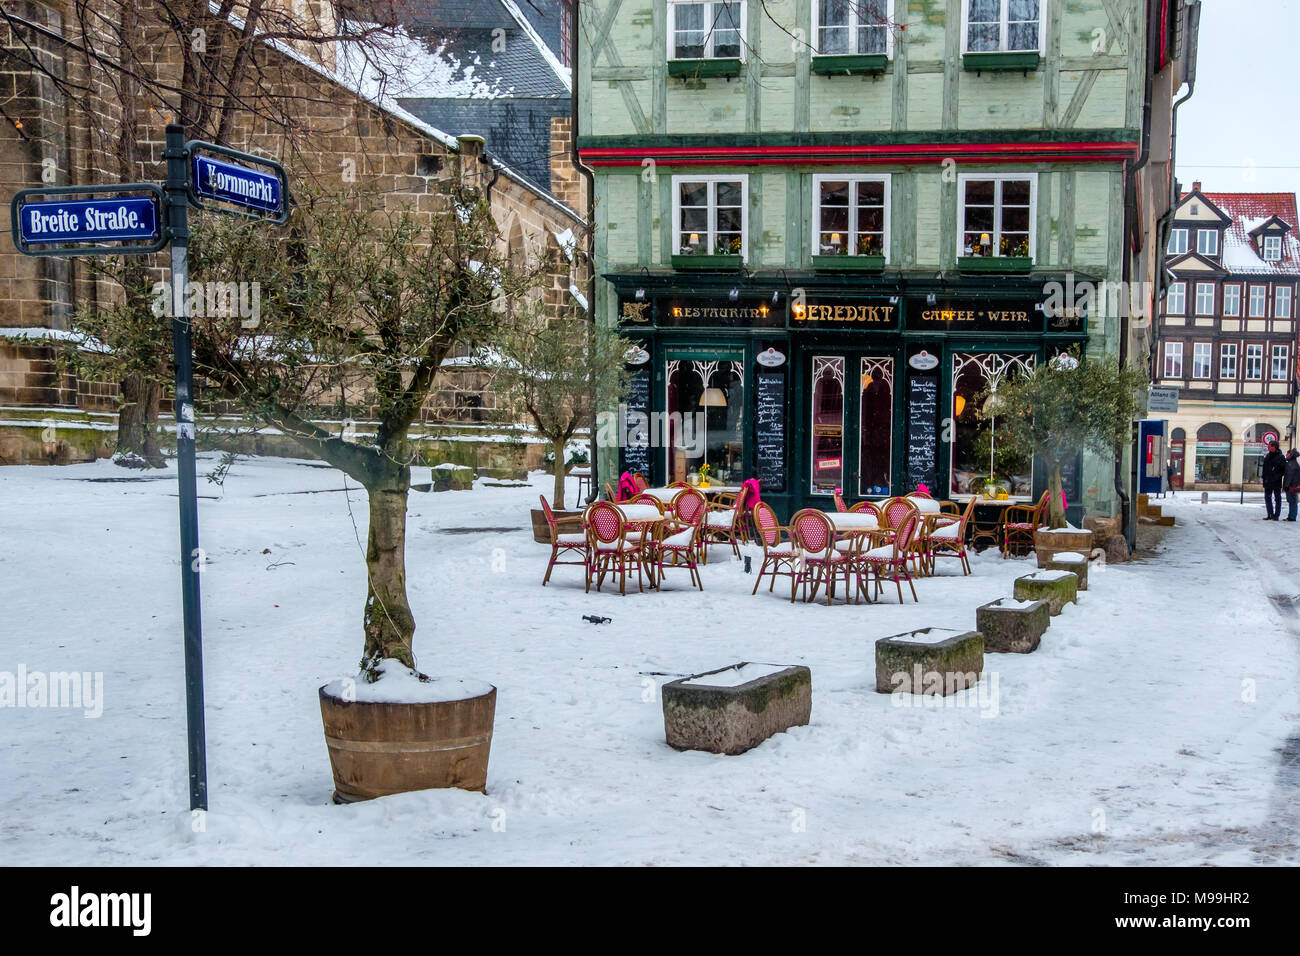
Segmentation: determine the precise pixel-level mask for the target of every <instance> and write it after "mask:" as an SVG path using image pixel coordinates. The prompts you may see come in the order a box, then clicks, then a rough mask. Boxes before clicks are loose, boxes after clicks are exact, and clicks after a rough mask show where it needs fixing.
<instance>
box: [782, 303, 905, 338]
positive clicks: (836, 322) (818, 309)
mask: <svg viewBox="0 0 1300 956" xmlns="http://www.w3.org/2000/svg"><path fill="white" fill-rule="evenodd" d="M790 324H791V325H792V326H795V327H798V328H808V327H814V326H815V327H817V328H837V329H874V330H879V331H888V330H891V329H893V328H896V327H897V325H898V305H897V304H895V303H892V302H890V301H889V300H888V299H872V300H866V301H863V300H855V301H844V300H842V299H841V300H832V301H826V300H819V299H811V300H807V301H800V300H799V299H797V298H796V299H791V300H790Z"/></svg>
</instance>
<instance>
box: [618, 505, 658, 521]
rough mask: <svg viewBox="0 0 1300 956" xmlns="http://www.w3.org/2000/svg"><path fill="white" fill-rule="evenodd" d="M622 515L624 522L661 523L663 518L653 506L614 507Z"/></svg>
mask: <svg viewBox="0 0 1300 956" xmlns="http://www.w3.org/2000/svg"><path fill="white" fill-rule="evenodd" d="M614 507H615V508H617V509H618V510H619V511H621V512H622V513H623V520H625V521H663V520H664V516H663V515H662V514H660V513H659V509H658V508H656V507H655V506H654V505H614Z"/></svg>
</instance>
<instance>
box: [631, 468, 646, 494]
mask: <svg viewBox="0 0 1300 956" xmlns="http://www.w3.org/2000/svg"><path fill="white" fill-rule="evenodd" d="M632 484H634V485H636V490H637V491H638V492H641V491H645V490H646V489H647V488H649V487H650V482H648V481H646V477H645V475H643V474H641V472H639V471H638V472H637V473H636V474H635V475H633V476H632Z"/></svg>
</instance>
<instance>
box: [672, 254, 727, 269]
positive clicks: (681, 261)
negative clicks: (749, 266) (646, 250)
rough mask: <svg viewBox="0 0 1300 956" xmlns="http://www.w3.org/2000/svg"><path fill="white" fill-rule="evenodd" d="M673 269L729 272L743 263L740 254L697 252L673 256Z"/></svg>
mask: <svg viewBox="0 0 1300 956" xmlns="http://www.w3.org/2000/svg"><path fill="white" fill-rule="evenodd" d="M672 262H673V268H674V269H712V270H713V271H715V272H730V271H733V270H736V269H739V268H740V267H741V266H742V265H744V264H745V257H744V256H741V255H704V254H702V253H697V254H695V255H690V256H673V257H672Z"/></svg>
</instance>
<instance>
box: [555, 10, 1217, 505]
mask: <svg viewBox="0 0 1300 956" xmlns="http://www.w3.org/2000/svg"><path fill="white" fill-rule="evenodd" d="M580 13H581V17H582V28H581V30H579V31H578V36H579V53H578V57H577V63H576V71H577V82H578V99H579V121H578V145H579V151H580V156H581V158H582V161H583V162H584V164H586V165H588V166H590V167H591V168H592V169H593V170H594V172H595V180H596V182H595V192H596V205H595V211H594V217H595V224H596V225H595V230H596V231H595V262H596V268H597V271H598V273H599V275H600V279H599V280H598V281H597V289H596V301H595V307H596V310H597V315H598V316H599V318H600V320H601V321H603V322H605V323H607V324H609V325H611V326H617V327H618V328H620V329H621V330H622V331H623V332H624V333H625V334H627V335H629V336H631V337H633V338H634V339H636V340H637V341H638V342H639V343H640V345H641V346H642V348H643V351H642V352H641V353H638V355H639V356H641V357H643V358H644V361H643V362H642V364H640V365H637V366H635V367H634V368H633V370H632V381H633V386H632V390H631V392H630V395H629V397H628V399H627V401H626V403H625V407H624V408H622V409H621V410H620V412H621V419H622V420H621V423H620V426H619V428H618V430H617V431H618V434H617V435H616V436H611V435H610V434H608V433H606V434H605V435H604V442H610V444H608V445H607V444H604V443H602V445H601V447H600V449H599V451H600V471H601V476H602V480H606V479H608V478H609V477H611V476H612V475H614V474H615V473H616V472H617V471H618V470H622V469H633V468H634V469H639V470H642V471H645V472H646V473H647V474H648V475H649V476H650V478H651V480H652V481H655V482H658V483H663V482H671V481H675V480H679V479H682V478H684V477H687V476H688V475H689V474H690V473H691V472H693V471H697V470H698V468H699V466H700V465H702V464H705V463H707V464H709V466H710V468H711V470H712V471H713V474H714V475H715V477H716V478H717V479H720V480H721V482H722V483H724V484H734V483H736V482H738V481H740V480H741V479H743V478H748V477H751V476H752V477H757V478H759V479H760V481H761V483H762V495H763V498H764V500H769V501H771V502H772V503H773V504H775V505H776V506H777V508H778V511H779V512H780V513H782V514H789V513H790V512H791V511H793V510H795V509H797V508H799V507H803V506H805V505H812V506H817V507H826V506H827V505H829V504H830V501H831V496H832V495H833V493H834V491H835V490H836V489H838V488H842V489H843V490H844V494H845V495H846V497H849V498H851V499H856V498H880V497H883V496H886V495H891V494H901V493H905V492H910V491H912V490H914V489H915V488H917V487H918V485H922V484H923V485H925V486H927V487H928V488H929V489H930V490H931V492H932V493H933V494H934V495H935V496H936V497H965V496H967V495H969V494H971V493H972V492H975V491H979V490H982V489H983V488H984V486H985V484H986V483H987V482H988V481H989V479H990V477H993V478H995V479H998V480H1000V481H1002V482H1003V483H1004V484H1005V486H1006V487H1008V489H1009V491H1010V493H1011V496H1012V497H1013V498H1016V499H1032V498H1033V497H1034V496H1036V495H1037V494H1039V493H1040V492H1041V491H1042V490H1043V489H1044V488H1045V485H1046V477H1045V475H1044V474H1043V470H1042V468H1041V467H1038V466H1037V465H1036V464H1034V463H1032V462H1028V461H1016V460H1014V456H1009V455H1007V454H1006V449H1001V450H999V446H998V438H997V429H996V427H990V424H989V423H988V422H985V421H980V420H978V419H977V417H976V411H977V408H976V400H977V399H979V398H980V396H981V395H982V393H984V391H985V390H986V389H987V388H990V387H996V385H997V384H998V383H999V382H1001V381H1004V380H1005V379H1006V378H1007V376H1010V375H1015V374H1018V373H1020V372H1021V371H1024V370H1028V369H1030V368H1033V367H1034V366H1035V365H1036V364H1037V363H1040V362H1043V361H1046V360H1049V359H1050V358H1051V357H1052V356H1054V355H1056V354H1058V353H1059V352H1061V351H1064V350H1067V349H1071V348H1076V347H1077V348H1080V349H1083V350H1084V351H1085V352H1086V354H1087V356H1088V357H1089V358H1090V360H1095V361H1102V360H1104V361H1112V362H1113V361H1117V360H1128V361H1132V362H1134V363H1135V364H1137V365H1138V366H1139V367H1145V366H1146V363H1147V361H1148V358H1149V352H1150V344H1151V330H1150V324H1151V323H1150V321H1149V317H1150V316H1151V314H1152V311H1153V309H1154V301H1153V300H1154V298H1155V297H1156V295H1157V294H1158V293H1159V271H1160V268H1161V265H1162V256H1161V255H1160V250H1161V247H1162V245H1163V243H1162V240H1161V239H1160V238H1159V237H1160V226H1159V221H1160V219H1161V217H1162V216H1163V215H1164V214H1165V213H1166V212H1167V211H1168V209H1169V208H1170V206H1171V205H1172V204H1173V202H1174V200H1175V197H1176V192H1175V187H1174V184H1173V176H1172V155H1171V139H1172V136H1171V133H1172V128H1173V115H1174V112H1175V105H1174V101H1175V98H1176V97H1177V96H1178V95H1179V92H1180V90H1182V89H1184V88H1185V85H1186V82H1187V80H1188V78H1189V76H1190V72H1189V71H1190V67H1191V64H1192V63H1193V62H1194V55H1193V51H1194V44H1195V24H1196V22H1197V15H1198V14H1199V10H1198V8H1197V5H1196V4H1194V3H1193V4H1189V3H1184V2H1181V0H1151V2H1145V0H1104V2H1103V0H1078V2H1071V3H1059V2H1047V0H1042V2H1039V0H936V2H929V3H922V4H918V3H908V2H904V0H857V2H852V3H835V2H830V0H814V2H809V0H766V2H760V0H729V2H725V0H680V2H679V0H654V2H652V3H650V4H647V5H638V6H635V7H633V6H629V5H625V4H622V3H621V2H619V0H593V2H590V3H583V4H582V5H581V8H580ZM1090 283H1091V284H1092V285H1093V286H1096V287H1097V290H1096V291H1097V292H1098V293H1102V294H1097V295H1094V296H1092V297H1090V298H1091V302H1092V305H1091V306H1089V305H1088V299H1086V298H1085V297H1083V296H1082V294H1081V290H1083V289H1084V288H1085V287H1086V286H1088V284H1090ZM1103 283H1104V284H1105V285H1103ZM1062 289H1066V290H1075V292H1078V293H1079V297H1078V298H1077V299H1076V298H1074V296H1073V295H1071V296H1070V298H1069V300H1068V301H1067V300H1065V299H1063V298H1062V297H1061V295H1060V293H1061V290H1062ZM1106 289H1112V290H1121V294H1114V293H1112V294H1104V293H1105V290H1106ZM1054 291H1055V295H1056V298H1053V294H1054ZM1130 292H1132V296H1131V298H1130V295H1129V293H1130ZM1135 316H1136V318H1137V319H1138V321H1134V320H1133V319H1134V317H1135ZM701 432H702V434H701ZM615 446H617V447H615ZM1130 456H1131V449H1130V450H1128V451H1126V452H1125V455H1124V456H1123V458H1122V460H1120V461H1116V460H1114V458H1112V457H1099V456H1096V455H1091V454H1084V455H1082V456H1080V459H1079V460H1078V462H1076V464H1075V465H1074V466H1073V467H1071V468H1069V469H1068V473H1067V475H1066V491H1067V495H1068V497H1069V502H1070V511H1069V514H1070V517H1071V518H1072V519H1074V520H1076V521H1077V520H1079V518H1080V515H1081V511H1082V510H1084V509H1086V510H1087V511H1088V512H1089V513H1091V514H1096V515H1105V516H1109V515H1114V514H1116V513H1117V512H1120V511H1122V510H1123V509H1124V507H1125V502H1126V501H1128V502H1129V503H1130V504H1129V506H1130V507H1131V497H1132V496H1131V479H1130V472H1129V467H1130V465H1131V461H1132V459H1131V457H1130Z"/></svg>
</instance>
